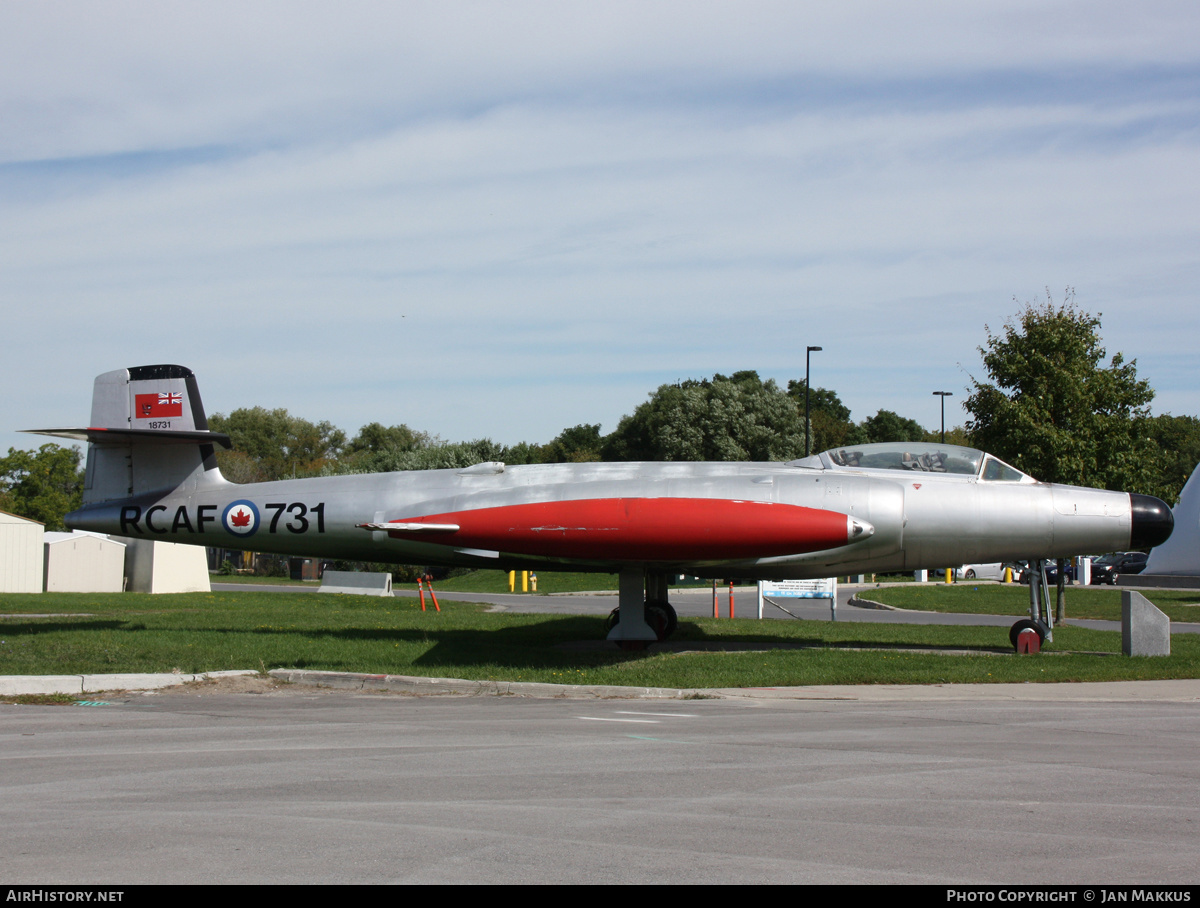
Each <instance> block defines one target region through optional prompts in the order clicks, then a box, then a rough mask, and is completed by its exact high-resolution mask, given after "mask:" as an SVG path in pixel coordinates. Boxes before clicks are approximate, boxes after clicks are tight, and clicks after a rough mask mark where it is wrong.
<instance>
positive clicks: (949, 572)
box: [946, 568, 954, 583]
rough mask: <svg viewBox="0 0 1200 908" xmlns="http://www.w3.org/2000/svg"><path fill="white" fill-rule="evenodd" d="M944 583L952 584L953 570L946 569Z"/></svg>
mask: <svg viewBox="0 0 1200 908" xmlns="http://www.w3.org/2000/svg"><path fill="white" fill-rule="evenodd" d="M946 582H947V583H953V582H954V568H946Z"/></svg>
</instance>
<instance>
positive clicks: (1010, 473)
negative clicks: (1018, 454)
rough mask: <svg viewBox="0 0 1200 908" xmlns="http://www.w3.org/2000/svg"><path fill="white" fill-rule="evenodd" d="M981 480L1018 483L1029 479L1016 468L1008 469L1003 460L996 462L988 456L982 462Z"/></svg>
mask: <svg viewBox="0 0 1200 908" xmlns="http://www.w3.org/2000/svg"><path fill="white" fill-rule="evenodd" d="M983 478H984V479H987V480H989V481H991V482H1020V481H1021V480H1022V479H1028V478H1029V477H1028V476H1026V475H1025V474H1024V473H1022V472H1021V471H1020V470H1018V469H1017V468H1016V467H1010V466H1009V465H1008V464H1006V463H1005V462H1004V461H1003V460H997V459H996V458H995V457H993V456H992V455H991V454H989V455H988V456H987V460H985V461H984V462H983Z"/></svg>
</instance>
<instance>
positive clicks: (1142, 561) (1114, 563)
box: [1092, 552, 1149, 586]
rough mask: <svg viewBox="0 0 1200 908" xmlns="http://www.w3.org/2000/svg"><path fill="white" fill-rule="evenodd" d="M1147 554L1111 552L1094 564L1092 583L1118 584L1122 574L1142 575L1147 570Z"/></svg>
mask: <svg viewBox="0 0 1200 908" xmlns="http://www.w3.org/2000/svg"><path fill="white" fill-rule="evenodd" d="M1148 557H1149V556H1148V555H1147V554H1146V553H1145V552H1110V553H1109V554H1107V555H1101V556H1100V557H1099V558H1097V559H1096V560H1095V561H1093V562H1092V583H1107V584H1109V585H1110V586H1111V585H1113V584H1115V583H1116V582H1117V578H1118V577H1120V576H1121V575H1122V574H1140V573H1141V572H1142V571H1144V570H1145V569H1146V559H1147V558H1148Z"/></svg>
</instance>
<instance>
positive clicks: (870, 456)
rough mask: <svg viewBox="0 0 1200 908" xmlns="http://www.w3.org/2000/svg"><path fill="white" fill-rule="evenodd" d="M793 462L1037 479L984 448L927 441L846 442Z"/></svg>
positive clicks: (991, 479) (831, 467) (993, 478)
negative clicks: (978, 448)
mask: <svg viewBox="0 0 1200 908" xmlns="http://www.w3.org/2000/svg"><path fill="white" fill-rule="evenodd" d="M792 463H793V464H795V465H796V466H803V467H811V468H816V469H822V470H839V469H840V470H845V469H850V470H908V471H911V472H916V473H947V474H954V475H958V476H963V477H967V476H973V477H975V478H977V479H982V480H985V481H988V482H1036V480H1035V479H1034V478H1033V477H1032V476H1027V475H1026V474H1024V473H1022V472H1021V471H1020V470H1018V469H1016V468H1015V467H1010V466H1009V465H1008V464H1006V463H1005V462H1004V461H1002V460H1000V459H999V458H997V457H993V456H992V455H991V454H988V453H986V452H984V451H979V450H976V449H975V448H964V447H960V446H959V445H943V444H938V443H937V442H926V441H890V442H884V443H882V444H873V445H846V446H845V447H842V448H833V449H832V450H829V451H822V452H821V453H820V454H814V455H813V456H812V457H805V458H804V459H802V460H794V461H792Z"/></svg>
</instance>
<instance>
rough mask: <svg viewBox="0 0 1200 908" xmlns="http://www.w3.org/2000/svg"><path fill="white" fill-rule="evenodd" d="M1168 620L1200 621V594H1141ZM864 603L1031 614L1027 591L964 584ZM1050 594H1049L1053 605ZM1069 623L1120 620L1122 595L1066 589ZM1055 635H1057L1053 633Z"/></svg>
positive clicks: (872, 593)
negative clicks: (1160, 610) (1074, 621)
mask: <svg viewBox="0 0 1200 908" xmlns="http://www.w3.org/2000/svg"><path fill="white" fill-rule="evenodd" d="M1139 592H1141V593H1142V595H1143V596H1145V597H1146V598H1147V599H1149V600H1150V601H1151V602H1153V603H1154V604H1155V605H1156V606H1158V607H1159V608H1160V609H1162V611H1163V612H1164V613H1166V616H1167V617H1168V618H1170V619H1171V620H1172V621H1190V622H1195V621H1200V593H1197V592H1196V591H1195V590H1139ZM859 595H860V596H861V597H862V598H863V599H870V600H872V601H874V602H882V603H884V604H885V605H892V606H895V607H896V608H904V609H912V610H914V611H922V612H958V613H960V614H965V615H1013V616H1021V615H1028V614H1029V587H1027V586H1021V585H1019V584H1001V583H968V582H960V583H955V584H953V585H950V586H946V585H940V586H899V587H880V588H878V589H864V590H862V591H861V592H860V593H859ZM1053 596H1054V592H1053V590H1051V603H1052V604H1053ZM1066 613H1067V620H1068V621H1070V620H1071V619H1072V618H1096V619H1101V620H1107V621H1120V620H1121V591H1120V590H1118V589H1112V588H1101V587H1095V586H1069V587H1067V604H1066ZM1056 633H1057V631H1056Z"/></svg>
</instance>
